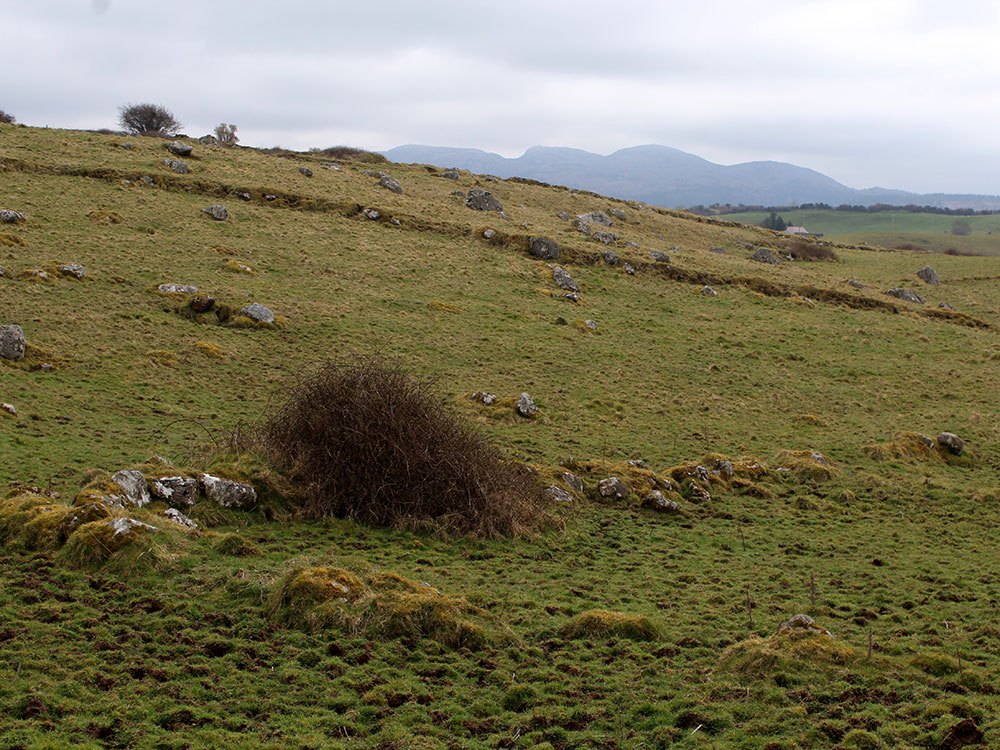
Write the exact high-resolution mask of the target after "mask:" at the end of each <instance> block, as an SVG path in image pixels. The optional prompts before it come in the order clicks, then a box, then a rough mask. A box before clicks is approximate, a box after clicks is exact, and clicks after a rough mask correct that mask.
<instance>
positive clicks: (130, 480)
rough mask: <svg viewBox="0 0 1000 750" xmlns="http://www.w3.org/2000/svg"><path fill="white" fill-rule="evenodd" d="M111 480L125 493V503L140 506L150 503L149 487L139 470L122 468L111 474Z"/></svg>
mask: <svg viewBox="0 0 1000 750" xmlns="http://www.w3.org/2000/svg"><path fill="white" fill-rule="evenodd" d="M111 481H112V482H114V483H115V484H117V485H118V486H119V487H121V490H122V493H123V494H124V495H125V505H134V506H135V507H136V508H142V507H143V506H145V505H149V503H150V500H151V498H150V495H149V487H148V486H147V485H146V477H145V476H143V474H142V472H141V471H135V470H134V469H123V470H122V471H118V472H115V473H114V474H112V475H111Z"/></svg>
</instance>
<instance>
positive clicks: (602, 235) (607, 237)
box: [590, 232, 618, 245]
mask: <svg viewBox="0 0 1000 750" xmlns="http://www.w3.org/2000/svg"><path fill="white" fill-rule="evenodd" d="M590 237H591V239H593V240H595V241H597V242H603V243H604V244H605V245H613V244H615V243H616V242H617V241H618V235H617V234H612V233H611V232H594V233H593V234H592V235H591V236H590Z"/></svg>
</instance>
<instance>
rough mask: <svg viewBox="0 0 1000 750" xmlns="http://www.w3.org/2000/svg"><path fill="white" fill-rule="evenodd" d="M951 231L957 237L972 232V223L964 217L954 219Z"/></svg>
mask: <svg viewBox="0 0 1000 750" xmlns="http://www.w3.org/2000/svg"><path fill="white" fill-rule="evenodd" d="M951 233H952V234H955V235H958V236H959V237H964V236H966V235H969V234H972V225H971V224H969V222H968V221H966V220H965V219H955V222H954V223H953V224H952V225H951Z"/></svg>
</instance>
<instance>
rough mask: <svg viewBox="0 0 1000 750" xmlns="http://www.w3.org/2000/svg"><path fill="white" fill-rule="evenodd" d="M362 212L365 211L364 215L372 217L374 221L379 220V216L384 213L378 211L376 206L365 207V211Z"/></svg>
mask: <svg viewBox="0 0 1000 750" xmlns="http://www.w3.org/2000/svg"><path fill="white" fill-rule="evenodd" d="M361 213H363V214H364V215H365V216H366V217H368V218H369V219H371V220H372V221H377V220H378V218H379V217H380V216H381V215H382V214H380V213H379V212H378V210H376V209H374V208H366V209H365V210H364V211H362V212H361Z"/></svg>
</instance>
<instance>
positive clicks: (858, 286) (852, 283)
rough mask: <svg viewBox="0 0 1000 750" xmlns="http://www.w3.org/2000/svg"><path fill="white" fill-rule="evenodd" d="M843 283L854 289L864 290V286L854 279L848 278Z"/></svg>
mask: <svg viewBox="0 0 1000 750" xmlns="http://www.w3.org/2000/svg"><path fill="white" fill-rule="evenodd" d="M844 283H845V284H847V285H848V286H852V287H854V288H855V289H864V288H865V285H864V284H862V283H861V282H860V281H858V280H857V279H855V278H853V277H852V278H850V279H848V280H847V281H845V282H844Z"/></svg>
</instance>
